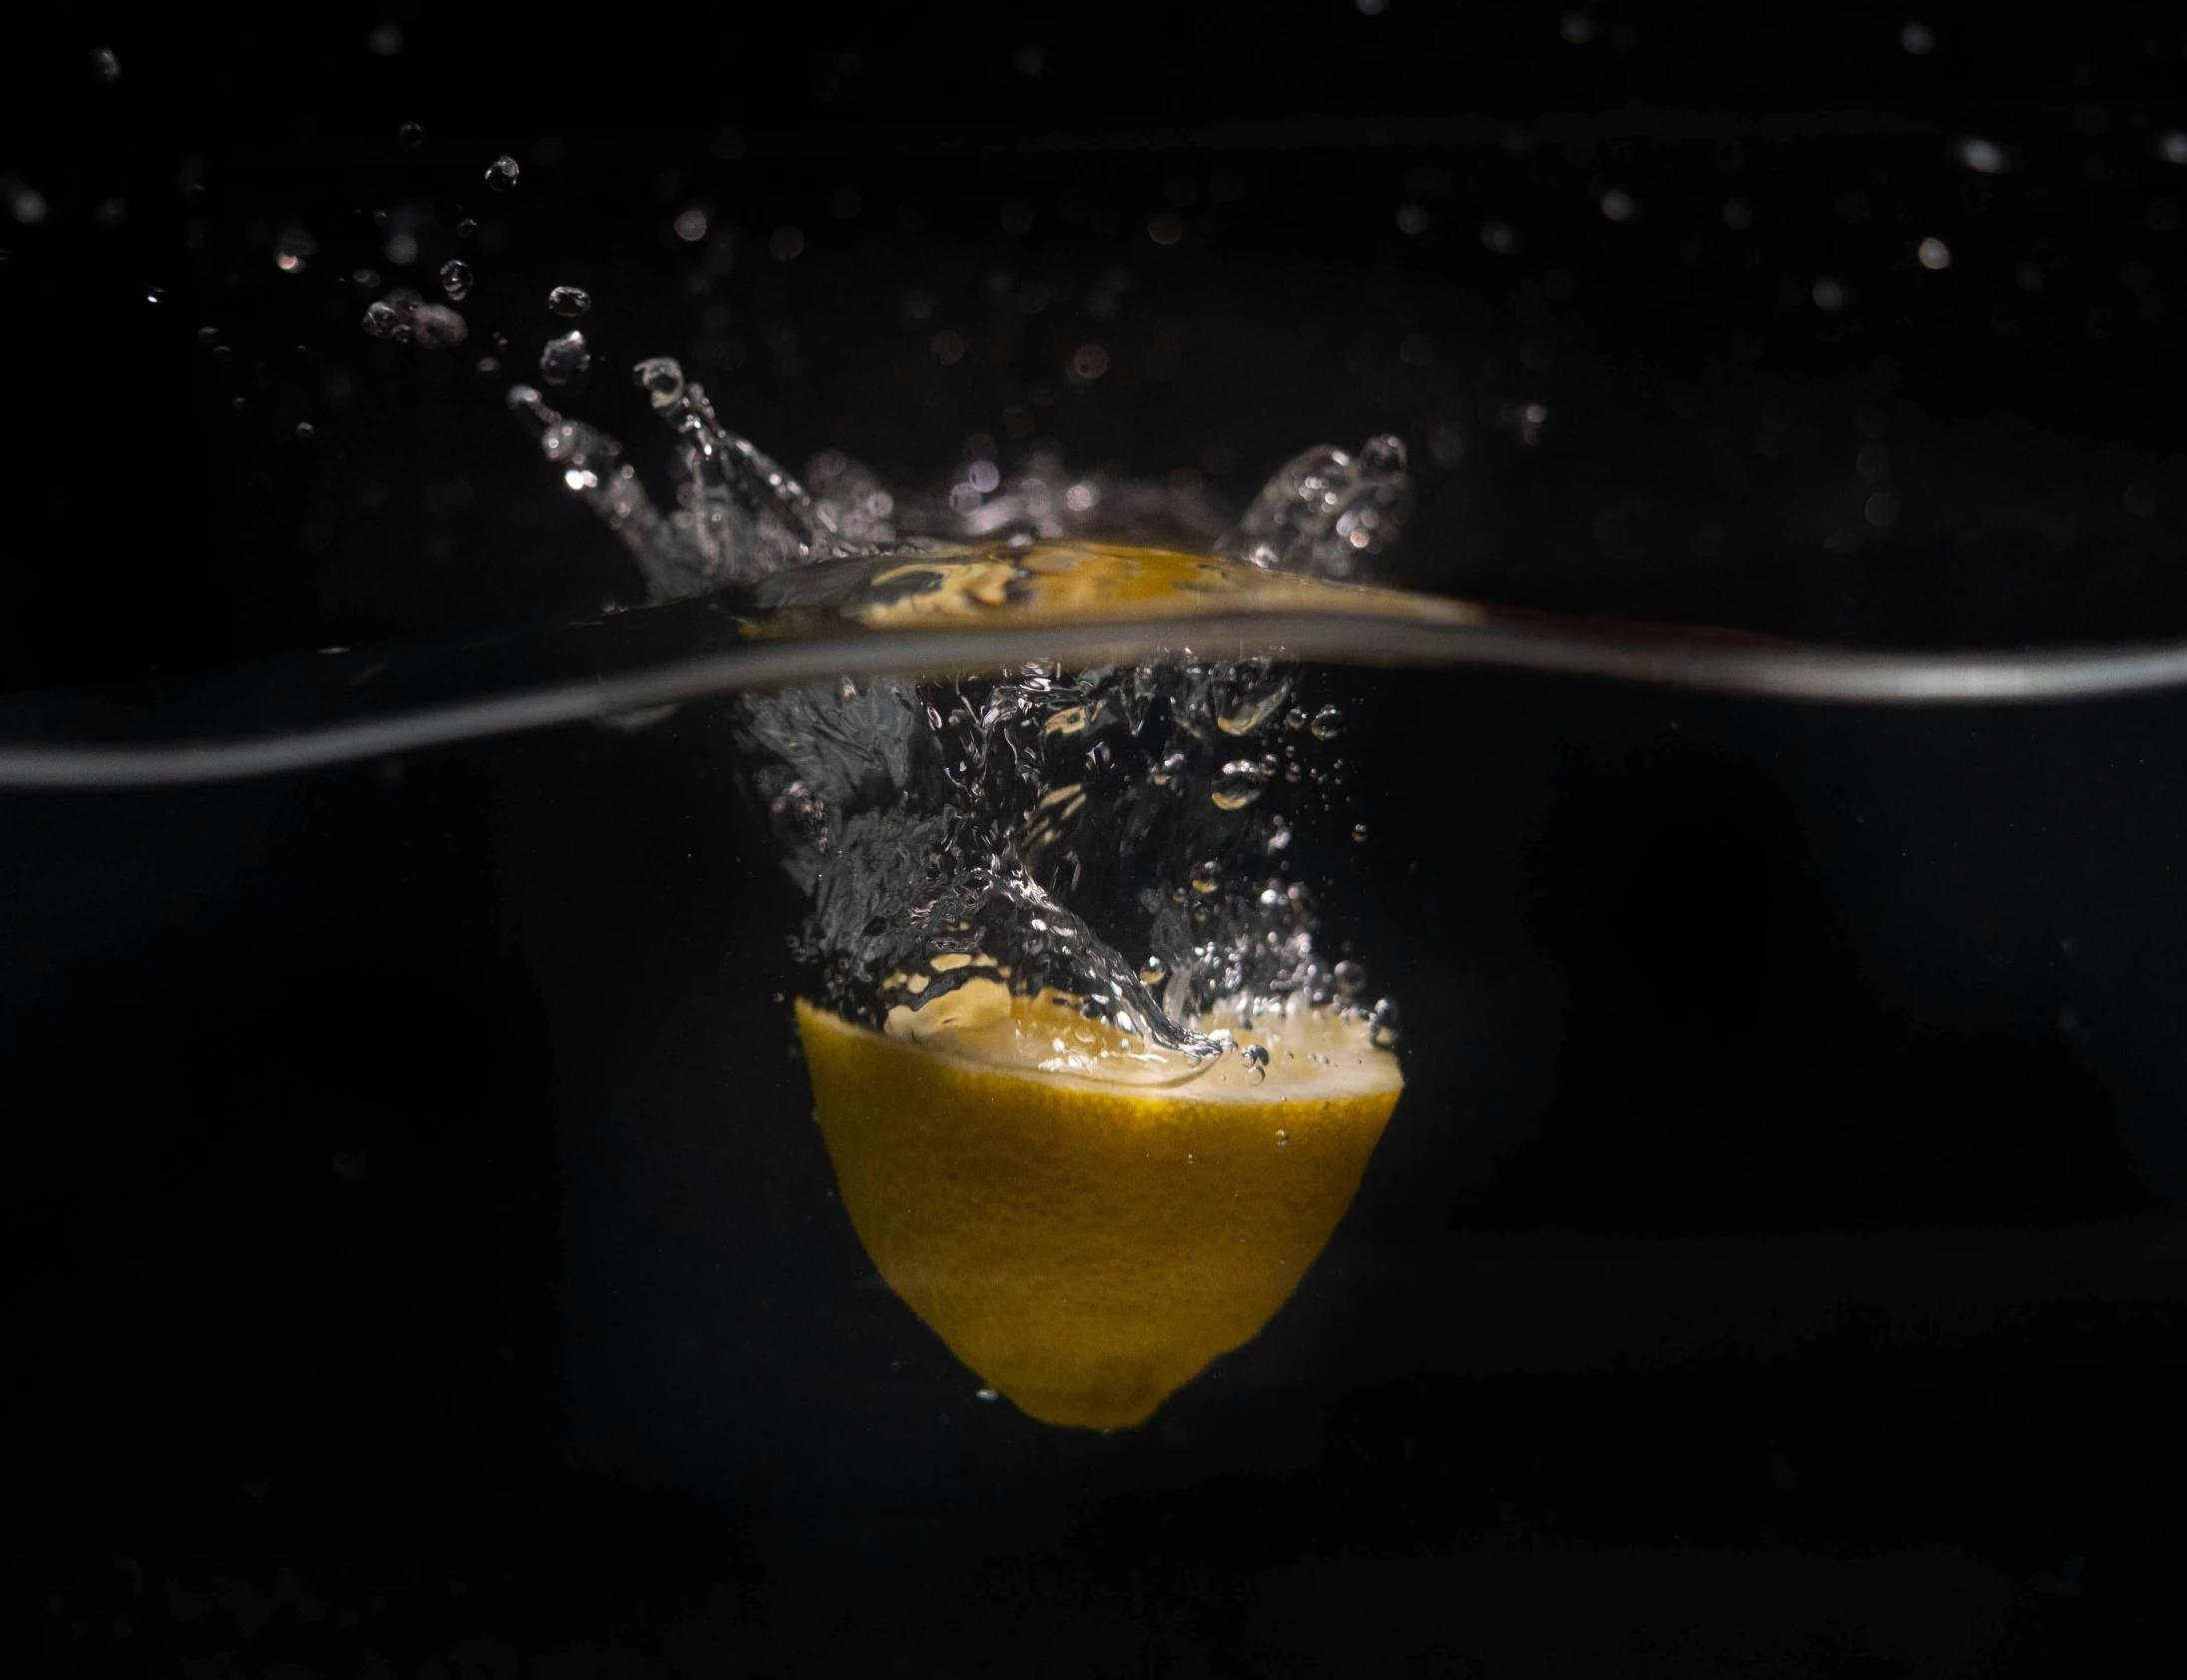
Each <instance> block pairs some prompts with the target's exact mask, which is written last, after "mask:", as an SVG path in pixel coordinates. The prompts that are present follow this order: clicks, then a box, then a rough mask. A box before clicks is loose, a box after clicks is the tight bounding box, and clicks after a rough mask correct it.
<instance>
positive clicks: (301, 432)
mask: <svg viewBox="0 0 2187 1680" xmlns="http://www.w3.org/2000/svg"><path fill="white" fill-rule="evenodd" d="M296 434H297V435H298V436H299V437H309V436H310V435H311V434H312V422H311V421H310V420H298V421H297V422H296Z"/></svg>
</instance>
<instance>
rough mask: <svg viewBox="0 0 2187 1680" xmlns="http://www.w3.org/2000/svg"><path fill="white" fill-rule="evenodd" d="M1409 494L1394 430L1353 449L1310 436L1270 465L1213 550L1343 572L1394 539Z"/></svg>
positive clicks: (1273, 564)
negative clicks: (1310, 442) (1303, 446)
mask: <svg viewBox="0 0 2187 1680" xmlns="http://www.w3.org/2000/svg"><path fill="white" fill-rule="evenodd" d="M1412 500H1413V482H1412V478H1411V476H1410V474H1408V473H1407V472H1406V470H1405V440H1404V439H1403V438H1402V437H1399V436H1397V435H1396V434H1395V433H1393V432H1383V433H1382V434H1380V435H1379V436H1375V437H1370V438H1369V439H1368V440H1367V442H1366V444H1365V446H1364V447H1362V448H1361V449H1360V451H1359V453H1358V454H1357V455H1354V454H1350V453H1347V452H1346V451H1345V450H1343V449H1339V448H1335V447H1332V446H1331V445H1329V444H1327V443H1321V444H1317V445H1316V446H1315V447H1313V448H1311V449H1307V450H1304V451H1303V452H1301V453H1299V454H1297V455H1294V456H1293V457H1292V458H1291V459H1290V460H1288V461H1286V462H1285V463H1284V464H1283V466H1282V467H1280V468H1279V469H1278V470H1277V472H1276V474H1275V475H1274V476H1273V477H1271V478H1270V479H1269V480H1268V482H1267V483H1266V484H1264V485H1263V486H1262V487H1261V493H1260V494H1259V495H1257V496H1255V497H1254V498H1253V504H1252V505H1251V506H1250V507H1248V508H1247V509H1246V512H1245V516H1244V517H1243V518H1242V519H1240V520H1239V521H1238V524H1237V528H1236V529H1235V530H1233V531H1231V532H1229V533H1228V534H1227V535H1226V536H1225V538H1224V539H1223V540H1222V541H1221V542H1219V543H1218V544H1217V549H1216V551H1217V552H1218V553H1226V554H1236V555H1238V556H1239V557H1241V558H1244V559H1249V560H1251V561H1252V562H1253V563H1254V564H1255V565H1261V566H1267V567H1269V568H1271V569H1272V570H1281V571H1302V572H1308V573H1311V574H1313V575H1315V576H1318V577H1350V576H1352V575H1353V574H1354V573H1355V572H1357V571H1358V570H1359V569H1360V562H1361V561H1362V560H1363V559H1366V558H1368V557H1371V556H1373V555H1376V554H1379V553H1381V552H1382V551H1383V550H1384V549H1386V548H1388V547H1389V546H1390V544H1391V543H1392V542H1394V541H1396V540H1397V537H1398V534H1399V532H1400V531H1401V530H1402V529H1403V528H1404V524H1405V518H1406V515H1407V514H1408V513H1409V512H1410V511H1411V508H1412Z"/></svg>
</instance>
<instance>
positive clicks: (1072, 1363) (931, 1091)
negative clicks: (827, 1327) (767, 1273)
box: [797, 981, 1403, 1429]
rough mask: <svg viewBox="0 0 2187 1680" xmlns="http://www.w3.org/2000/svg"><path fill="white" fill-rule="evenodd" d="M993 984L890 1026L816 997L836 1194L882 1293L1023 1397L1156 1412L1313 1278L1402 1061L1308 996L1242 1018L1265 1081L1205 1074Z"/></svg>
mask: <svg viewBox="0 0 2187 1680" xmlns="http://www.w3.org/2000/svg"><path fill="white" fill-rule="evenodd" d="M975 987H977V988H980V991H979V992H978V993H977V994H976V995H974V996H972V997H970V998H962V999H959V1000H958V1002H957V1003H956V1004H955V1005H954V1006H953V1007H952V1008H951V1009H950V1010H948V1011H936V1012H935V1013H934V1014H933V1015H932V1016H931V1017H929V1019H927V1020H926V1021H924V1022H920V1021H917V1020H915V1019H914V1018H913V1015H912V1012H910V1011H908V1010H904V1011H898V1012H895V1014H894V1015H893V1016H892V1018H891V1021H890V1023H889V1026H890V1031H889V1032H887V1033H880V1032H875V1031H873V1030H871V1029H870V1028H866V1027H861V1026H858V1025H855V1024H853V1023H851V1022H848V1021H845V1020H843V1019H842V1018H841V1017H840V1016H837V1015H833V1014H830V1013H829V1012H827V1011H825V1010H821V1009H816V1008H814V1007H813V1006H812V1005H810V1004H808V1003H805V1002H804V1001H803V1000H799V1002H798V1004H797V1026H798V1031H799V1033H800V1035H801V1036H802V1038H803V1041H804V1051H805V1062H806V1066H807V1068H808V1069H809V1071H810V1073H811V1077H812V1092H813V1102H814V1106H815V1113H816V1117H817V1119H818V1121H819V1124H820V1130H821V1133H822V1135H823V1137H824V1138H825V1139H826V1142H827V1148H828V1154H829V1156H830V1157H831V1158H832V1159H833V1161H834V1165H835V1177H836V1183H837V1185H838V1186H839V1187H840V1190H841V1193H842V1198H843V1206H844V1208H845V1209H846V1210H847V1211H848V1212H849V1214H850V1220H851V1224H852V1226H853V1227H855V1228H856V1230H857V1233H858V1238H859V1241H860V1242H862V1243H863V1244H864V1245H865V1251H866V1254H867V1255H868V1257H870V1258H871V1260H872V1261H873V1263H874V1265H875V1266H876V1267H877V1268H878V1269H879V1271H880V1274H881V1276H882V1277H883V1278H884V1279H885V1280H886V1281H887V1282H888V1285H889V1286H890V1287H891V1288H892V1289H894V1290H895V1291H896V1293H897V1294H898V1295H899V1296H901V1297H902V1298H903V1300H904V1301H905V1302H906V1303H907V1304H909V1305H910V1307H911V1308H912V1310H913V1311H915V1312H917V1313H918V1315H919V1316H920V1317H921V1318H923V1319H924V1320H925V1321H926V1322H927V1324H928V1325H929V1326H931V1327H932V1328H933V1330H934V1331H935V1333H936V1334H938V1335H939V1336H940V1337H941V1338H942V1340H943V1341H945V1342H946V1343H948V1345H949V1348H950V1351H952V1352H953V1353H955V1354H956V1355H957V1357H958V1358H960V1359H962V1360H963V1361H964V1363H965V1364H967V1365H969V1366H970V1367H971V1368H972V1369H973V1370H974V1371H975V1372H977V1373H978V1374H979V1376H980V1377H981V1378H982V1379H984V1381H985V1382H986V1383H987V1384H988V1385H989V1386H991V1387H993V1388H995V1389H997V1390H999V1391H1000V1392H1002V1393H1004V1394H1007V1395H1008V1396H1009V1397H1010V1398H1011V1400H1013V1401H1014V1402H1015V1403H1016V1404H1017V1405H1018V1407H1019V1408H1020V1409H1021V1410H1023V1411H1025V1412H1027V1413H1028V1414H1030V1415H1031V1416H1033V1417H1037V1418H1039V1419H1041V1420H1043V1421H1044V1422H1049V1423H1063V1424H1077V1425H1081V1426H1083V1427H1086V1428H1093V1429H1121V1428H1126V1427H1129V1426H1130V1425H1132V1424H1135V1423H1140V1422H1143V1421H1145V1419H1146V1418H1147V1417H1148V1416H1150V1415H1151V1414H1152V1413H1153V1411H1154V1409H1155V1408H1156V1407H1157V1406H1159V1405H1160V1404H1161V1403H1162V1401H1163V1400H1165V1399H1166V1398H1168V1397H1169V1395H1170V1394H1172V1393H1174V1392H1175V1391H1176V1390H1177V1389H1178V1388H1179V1387H1180V1386H1182V1385H1183V1384H1184V1383H1186V1382H1188V1381H1190V1380H1191V1379H1192V1377H1193V1376H1195V1375H1196V1374H1197V1373H1198V1372H1199V1371H1200V1370H1201V1368H1202V1367H1204V1366H1205V1365H1206V1364H1207V1362H1208V1361H1209V1360H1210V1359H1212V1358H1214V1357H1215V1356H1216V1355H1217V1354H1218V1353H1222V1352H1226V1351H1228V1350H1229V1349H1230V1348H1233V1347H1237V1346H1239V1345H1241V1344H1242V1343H1244V1342H1247V1341H1249V1340H1251V1339H1252V1338H1253V1337H1254V1336H1255V1335H1256V1334H1258V1333H1259V1332H1260V1329H1261V1327H1262V1326H1263V1325H1264V1324H1266V1323H1267V1322H1268V1320H1269V1318H1270V1317H1271V1316H1273V1315H1274V1313H1275V1312H1276V1309H1277V1308H1278V1307H1280V1306H1282V1305H1283V1303H1284V1302H1285V1301H1286V1300H1288V1299H1289V1298H1290V1296H1291V1292H1292V1290H1293V1289H1295V1288H1297V1287H1298V1283H1299V1279H1300V1277H1301V1276H1302V1275H1303V1274H1304V1273H1305V1271H1306V1268H1307V1267H1308V1265H1310V1264H1311V1263H1312V1262H1313V1260H1314V1258H1315V1256H1317V1255H1319V1254H1320V1253H1321V1251H1322V1248H1323V1246H1324V1245H1325V1244H1326V1243H1327V1242H1328V1241H1329V1237H1330V1234H1331V1233H1332V1232H1334V1231H1335V1230H1336V1228H1337V1222H1338V1221H1339V1220H1341V1219H1342V1218H1343V1217H1344V1213H1345V1210H1346V1208H1348V1207H1349V1206H1350V1205H1351V1201H1352V1196H1353V1193H1354V1192H1355V1191H1356V1190H1357V1189H1358V1188H1359V1182H1360V1176H1361V1174H1362V1173H1363V1172H1364V1171H1365V1170H1366V1167H1367V1161H1368V1158H1369V1156H1371V1155H1372V1154H1373V1153H1374V1149H1375V1144H1376V1142H1377V1141H1378V1140H1379V1139H1380V1138H1381V1136H1382V1129H1383V1126H1384V1125H1385V1123H1386V1122H1387V1121H1388V1120H1389V1118H1390V1113H1391V1111H1392V1110H1393V1109H1394V1108H1395V1107H1396V1106H1397V1100H1398V1092H1399V1089H1400V1086H1401V1085H1402V1083H1403V1082H1402V1080H1401V1079H1400V1077H1399V1074H1398V1067H1397V1058H1396V1057H1395V1056H1394V1055H1392V1054H1390V1053H1389V1052H1388V1051H1386V1050H1379V1049H1377V1048H1375V1047H1374V1046H1373V1045H1372V1044H1371V1043H1370V1042H1369V1037H1368V1029H1367V1026H1366V1024H1365V1023H1363V1022H1359V1021H1356V1020H1346V1019H1343V1018H1341V1017H1339V1016H1337V1015H1335V1014H1334V1013H1331V1012H1323V1011H1307V1010H1300V1011H1297V1012H1296V1013H1295V1014H1293V1015H1292V1016H1290V1017H1288V1018H1287V1017H1281V1016H1276V1017H1270V1016H1263V1017H1261V1018H1259V1020H1258V1021H1257V1022H1256V1024H1255V1025H1254V1027H1252V1028H1250V1029H1248V1028H1246V1027H1245V1026H1244V1025H1243V1024H1242V1023H1240V1024H1238V1025H1237V1026H1235V1027H1234V1029H1233V1030H1234V1032H1235V1034H1236V1039H1237V1042H1238V1044H1239V1045H1240V1046H1241V1047H1243V1046H1248V1045H1258V1046H1260V1047H1261V1048H1263V1049H1265V1050H1266V1051H1267V1052H1268V1055H1269V1063H1268V1066H1267V1069H1266V1071H1265V1073H1262V1072H1259V1071H1257V1070H1256V1069H1254V1068H1253V1067H1252V1066H1251V1064H1250V1062H1249V1060H1248V1059H1247V1057H1246V1056H1244V1055H1243V1054H1241V1053H1237V1052H1233V1053H1230V1054H1226V1055H1225V1056H1223V1057H1222V1059H1221V1060H1220V1062H1218V1063H1217V1064H1216V1065H1215V1066H1214V1067H1212V1068H1209V1069H1206V1070H1204V1071H1200V1072H1197V1073H1195V1072H1192V1071H1191V1065H1190V1064H1189V1063H1188V1062H1186V1061H1185V1060H1184V1059H1183V1058H1181V1057H1176V1056H1174V1055H1172V1054H1166V1053H1161V1052H1158V1051H1155V1050H1153V1049H1151V1048H1150V1047H1148V1046H1147V1045H1146V1043H1145V1041H1144V1040H1132V1039H1130V1038H1128V1037H1126V1036H1124V1035H1121V1034H1119V1033H1117V1032H1116V1030H1115V1029H1114V1028H1111V1027H1108V1026H1106V1025H1104V1024H1101V1023H1090V1022H1086V1021H1083V1020H1081V1019H1080V1018H1079V1016H1078V1014H1077V1012H1076V1010H1075V1009H1072V1008H1070V1007H1069V1006H1068V1004H1067V1002H1065V1001H1064V1000H1061V999H1059V998H1057V997H1056V996H1054V995H1053V994H1050V995H1044V996H1043V997H1041V998H1038V999H1032V998H1023V997H1018V998H1011V997H1009V996H1008V995H1007V994H1005V993H1004V992H1003V989H1002V988H1001V987H1000V986H999V985H998V984H996V983H994V982H992V981H978V982H974V983H973V985H972V986H966V987H962V988H960V989H959V990H960V992H965V993H972V992H974V988H975ZM986 988H992V990H986ZM942 1001H943V1000H937V1003H939V1002H942ZM928 1008H929V1010H932V1009H933V1008H934V1006H932V1005H930V1006H928ZM918 1014H919V1015H921V1016H925V1015H927V1011H920V1012H918ZM1225 1024H1227V1023H1226V1022H1225V1021H1223V1020H1222V1019H1221V1018H1220V1017H1217V1018H1211V1019H1209V1020H1205V1021H1203V1022H1201V1023H1200V1025H1201V1027H1202V1028H1203V1030H1206V1029H1210V1028H1213V1027H1215V1026H1219V1025H1225ZM922 1028H923V1029H924V1030H922Z"/></svg>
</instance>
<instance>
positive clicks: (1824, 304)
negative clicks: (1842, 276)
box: [1814, 275, 1847, 312]
mask: <svg viewBox="0 0 2187 1680" xmlns="http://www.w3.org/2000/svg"><path fill="white" fill-rule="evenodd" d="M1846 298H1847V294H1846V291H1845V283H1844V282H1843V281H1841V280H1837V279H1834V278H1833V277H1831V276H1829V275H1824V276H1823V277H1822V278H1821V279H1820V280H1818V281H1816V282H1815V285H1814V299H1815V308H1816V309H1818V310H1822V311H1825V312H1830V311H1836V310H1841V309H1843V308H1844V307H1845V304H1846Z"/></svg>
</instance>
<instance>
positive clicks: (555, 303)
mask: <svg viewBox="0 0 2187 1680" xmlns="http://www.w3.org/2000/svg"><path fill="white" fill-rule="evenodd" d="M591 307H592V295H591V294H590V293H589V292H586V291H585V290H584V288H582V287H581V286H557V287H555V288H554V290H553V291H551V292H549V293H547V309H548V311H549V312H550V313H552V314H554V315H558V316H561V317H562V318H563V319H564V320H568V321H574V320H575V319H576V318H577V317H578V316H580V315H582V314H583V313H584V312H585V311H586V310H588V309H590V308H591Z"/></svg>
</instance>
